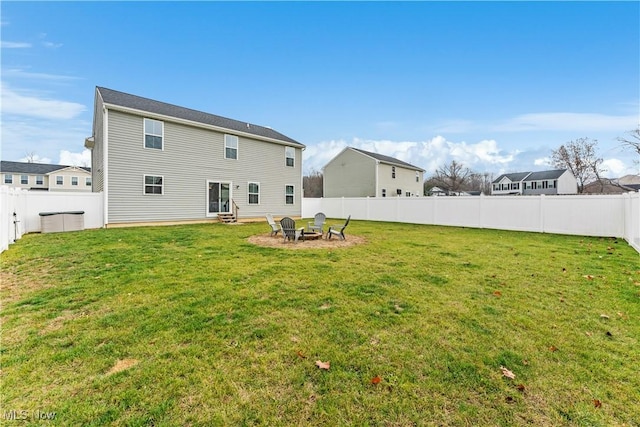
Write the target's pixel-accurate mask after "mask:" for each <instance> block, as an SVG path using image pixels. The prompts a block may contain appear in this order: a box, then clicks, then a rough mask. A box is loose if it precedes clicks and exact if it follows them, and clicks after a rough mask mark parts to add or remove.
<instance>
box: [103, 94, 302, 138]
mask: <svg viewBox="0 0 640 427" xmlns="http://www.w3.org/2000/svg"><path fill="white" fill-rule="evenodd" d="M96 91H97V92H98V93H99V94H100V96H101V97H102V100H103V101H104V103H105V104H108V105H111V106H119V107H125V108H130V109H133V110H138V111H141V112H148V113H154V114H159V115H162V116H168V117H176V118H179V119H183V120H188V121H191V122H196V123H202V124H206V125H211V126H215V127H219V128H224V129H228V130H231V131H236V132H241V133H245V134H251V135H254V136H258V137H263V138H269V139H275V140H278V141H282V142H286V143H288V144H292V145H296V146H299V147H304V145H303V144H301V143H299V142H298V141H296V140H294V139H291V138H289V137H288V136H285V135H283V134H281V133H280V132H277V131H275V130H273V129H271V128H269V127H265V126H258V125H254V124H251V123H247V122H242V121H239V120H233V119H228V118H226V117H222V116H216V115H215V114H209V113H204V112H202V111H197V110H192V109H190V108H184V107H179V106H177V105H173V104H168V103H166V102H160V101H155V100H153V99H148V98H143V97H141V96H136V95H131V94H128V93H124V92H119V91H117V90H113V89H108V88H105V87H99V86H97V87H96Z"/></svg>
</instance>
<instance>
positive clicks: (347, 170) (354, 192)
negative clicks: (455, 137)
mask: <svg viewBox="0 0 640 427" xmlns="http://www.w3.org/2000/svg"><path fill="white" fill-rule="evenodd" d="M423 175H424V169H421V168H419V167H417V166H413V165H410V164H409V163H406V162H403V161H402V160H398V159H394V158H393V157H389V156H384V155H382V154H377V153H371V152H368V151H364V150H360V149H358V148H353V147H347V148H345V149H344V150H342V151H341V152H340V153H339V154H338V155H337V156H335V157H334V158H333V159H331V160H330V161H329V163H327V164H326V165H325V167H324V168H323V195H324V197H367V196H368V197H413V196H421V195H422V192H423V187H422V185H423V182H422V181H423Z"/></svg>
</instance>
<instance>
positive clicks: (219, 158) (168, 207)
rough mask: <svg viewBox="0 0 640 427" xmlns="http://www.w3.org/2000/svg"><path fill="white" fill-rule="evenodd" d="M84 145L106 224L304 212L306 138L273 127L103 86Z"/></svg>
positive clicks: (198, 219)
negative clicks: (101, 194) (90, 133)
mask: <svg viewBox="0 0 640 427" xmlns="http://www.w3.org/2000/svg"><path fill="white" fill-rule="evenodd" d="M85 147H87V148H90V149H91V150H92V151H91V157H92V169H93V173H94V176H93V179H94V183H93V191H96V192H99V191H102V192H103V194H104V218H105V220H104V221H105V225H110V224H118V223H120V224H122V223H136V222H163V221H180V222H182V221H203V220H207V219H211V218H217V217H219V216H222V215H223V214H235V213H236V212H237V214H238V217H239V218H252V217H263V216H264V215H265V214H266V213H271V214H273V215H274V216H276V215H277V216H293V217H295V216H300V215H301V213H302V208H301V200H302V164H301V163H302V150H303V149H304V145H303V144H301V143H299V142H297V141H295V140H293V139H291V138H289V137H287V136H285V135H283V134H281V133H279V132H276V131H275V130H273V129H271V128H268V127H263V126H257V125H254V124H251V123H247V122H243V121H238V120H232V119H228V118H224V117H220V116H216V115H213V114H208V113H204V112H200V111H196V110H191V109H188V108H184V107H179V106H176V105H172V104H167V103H164V102H159V101H154V100H152V99H147V98H142V97H139V96H136V95H131V94H128V93H124V92H118V91H115V90H112V89H107V88H103V87H97V88H96V91H95V103H94V117H93V134H92V136H91V137H89V138H87V139H86V140H85ZM236 207H237V208H238V209H236Z"/></svg>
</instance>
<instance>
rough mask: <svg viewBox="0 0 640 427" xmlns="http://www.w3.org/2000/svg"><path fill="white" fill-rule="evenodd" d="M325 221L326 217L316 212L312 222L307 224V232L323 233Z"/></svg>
mask: <svg viewBox="0 0 640 427" xmlns="http://www.w3.org/2000/svg"><path fill="white" fill-rule="evenodd" d="M325 219H327V217H326V215H325V214H323V213H322V212H318V213H317V214H316V215H315V217H314V219H313V222H309V223H308V225H307V230H309V231H310V232H314V231H318V232H320V234H322V233H324V230H323V228H324V221H325Z"/></svg>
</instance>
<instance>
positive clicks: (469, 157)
mask: <svg viewBox="0 0 640 427" xmlns="http://www.w3.org/2000/svg"><path fill="white" fill-rule="evenodd" d="M347 146H351V147H355V148H360V149H362V150H366V151H371V152H374V153H379V154H384V155H387V156H391V157H394V158H396V159H399V160H402V161H405V162H407V163H410V164H412V165H415V166H418V167H421V168H423V169H425V171H426V174H427V175H430V174H432V173H434V172H435V171H436V169H438V168H439V167H441V166H444V165H445V164H447V163H449V162H450V161H451V160H456V161H458V162H460V163H462V164H464V165H465V166H466V167H468V168H470V169H472V170H475V171H478V172H484V171H491V170H493V169H495V168H496V167H499V168H501V169H504V168H505V167H507V165H509V164H510V163H511V162H513V161H514V160H515V158H516V156H517V155H518V151H514V152H511V153H504V152H503V150H502V149H500V148H499V147H498V143H497V142H496V141H494V140H483V141H480V142H478V143H476V144H468V143H466V142H452V141H448V140H447V139H446V138H444V137H442V136H436V137H434V138H432V139H430V140H428V141H390V140H366V139H360V138H354V139H353V140H352V141H351V142H347V141H344V140H338V141H336V140H332V141H323V142H320V143H319V144H315V145H310V146H307V149H306V150H305V152H304V155H305V171H306V172H309V171H311V170H317V171H319V170H321V169H322V168H323V167H324V166H325V165H326V164H327V163H328V162H329V160H331V159H332V158H333V157H335V156H336V155H337V154H338V153H339V152H340V151H342V150H343V149H344V148H345V147H347Z"/></svg>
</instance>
